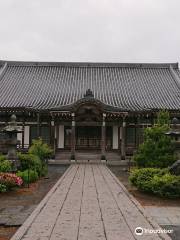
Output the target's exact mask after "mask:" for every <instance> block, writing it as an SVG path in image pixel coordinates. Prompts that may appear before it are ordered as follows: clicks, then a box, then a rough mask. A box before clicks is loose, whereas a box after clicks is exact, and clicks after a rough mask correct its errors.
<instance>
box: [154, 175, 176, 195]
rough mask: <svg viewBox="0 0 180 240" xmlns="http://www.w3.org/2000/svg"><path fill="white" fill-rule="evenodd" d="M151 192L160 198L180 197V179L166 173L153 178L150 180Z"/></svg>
mask: <svg viewBox="0 0 180 240" xmlns="http://www.w3.org/2000/svg"><path fill="white" fill-rule="evenodd" d="M151 188H152V192H153V193H154V194H156V195H159V196H161V197H167V198H177V197H180V177H179V176H175V175H171V174H170V173H166V174H165V175H163V176H156V175H155V176H154V177H153V178H152V180H151Z"/></svg>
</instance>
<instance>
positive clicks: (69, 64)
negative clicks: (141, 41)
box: [0, 60, 178, 69]
mask: <svg viewBox="0 0 180 240" xmlns="http://www.w3.org/2000/svg"><path fill="white" fill-rule="evenodd" d="M0 63H7V64H8V66H44V67H46V66H62V67H63V66H67V67H122V68H169V67H170V66H172V68H175V69H177V68H178V63H118V62H38V61H3V60H1V61H0Z"/></svg>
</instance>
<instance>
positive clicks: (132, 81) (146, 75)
mask: <svg viewBox="0 0 180 240" xmlns="http://www.w3.org/2000/svg"><path fill="white" fill-rule="evenodd" d="M87 89H91V90H92V92H93V94H94V97H95V99H98V100H99V101H101V102H102V103H104V104H106V105H108V106H110V107H111V106H113V107H115V108H117V109H119V111H121V110H127V111H143V110H149V109H169V110H179V109H180V71H179V69H178V64H177V63H169V64H167V63H166V64H150V63H146V64H141V63H140V64H138V63H132V64H131V63H61V62H53V63H52V62H50V63H49V62H15V61H0V108H6V107H7V108H21V107H22V108H33V109H37V110H38V109H58V108H59V109H61V108H63V109H66V106H67V107H68V106H69V105H71V104H73V103H75V102H76V101H78V100H80V99H81V98H83V96H84V94H85V93H86V91H87Z"/></svg>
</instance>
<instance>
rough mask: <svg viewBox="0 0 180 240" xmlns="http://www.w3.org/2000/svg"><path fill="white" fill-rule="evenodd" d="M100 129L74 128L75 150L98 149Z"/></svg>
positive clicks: (99, 146) (95, 127) (94, 127)
mask: <svg viewBox="0 0 180 240" xmlns="http://www.w3.org/2000/svg"><path fill="white" fill-rule="evenodd" d="M100 148H101V127H100V126H83V127H82V126H81V127H77V128H76V149H100Z"/></svg>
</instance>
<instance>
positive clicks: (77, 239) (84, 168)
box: [77, 165, 86, 240]
mask: <svg viewBox="0 0 180 240" xmlns="http://www.w3.org/2000/svg"><path fill="white" fill-rule="evenodd" d="M85 172H86V165H85V166H84V175H83V187H82V194H81V205H80V214H79V224H78V233H77V240H78V239H79V231H80V222H81V212H82V200H83V195H84V180H85Z"/></svg>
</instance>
